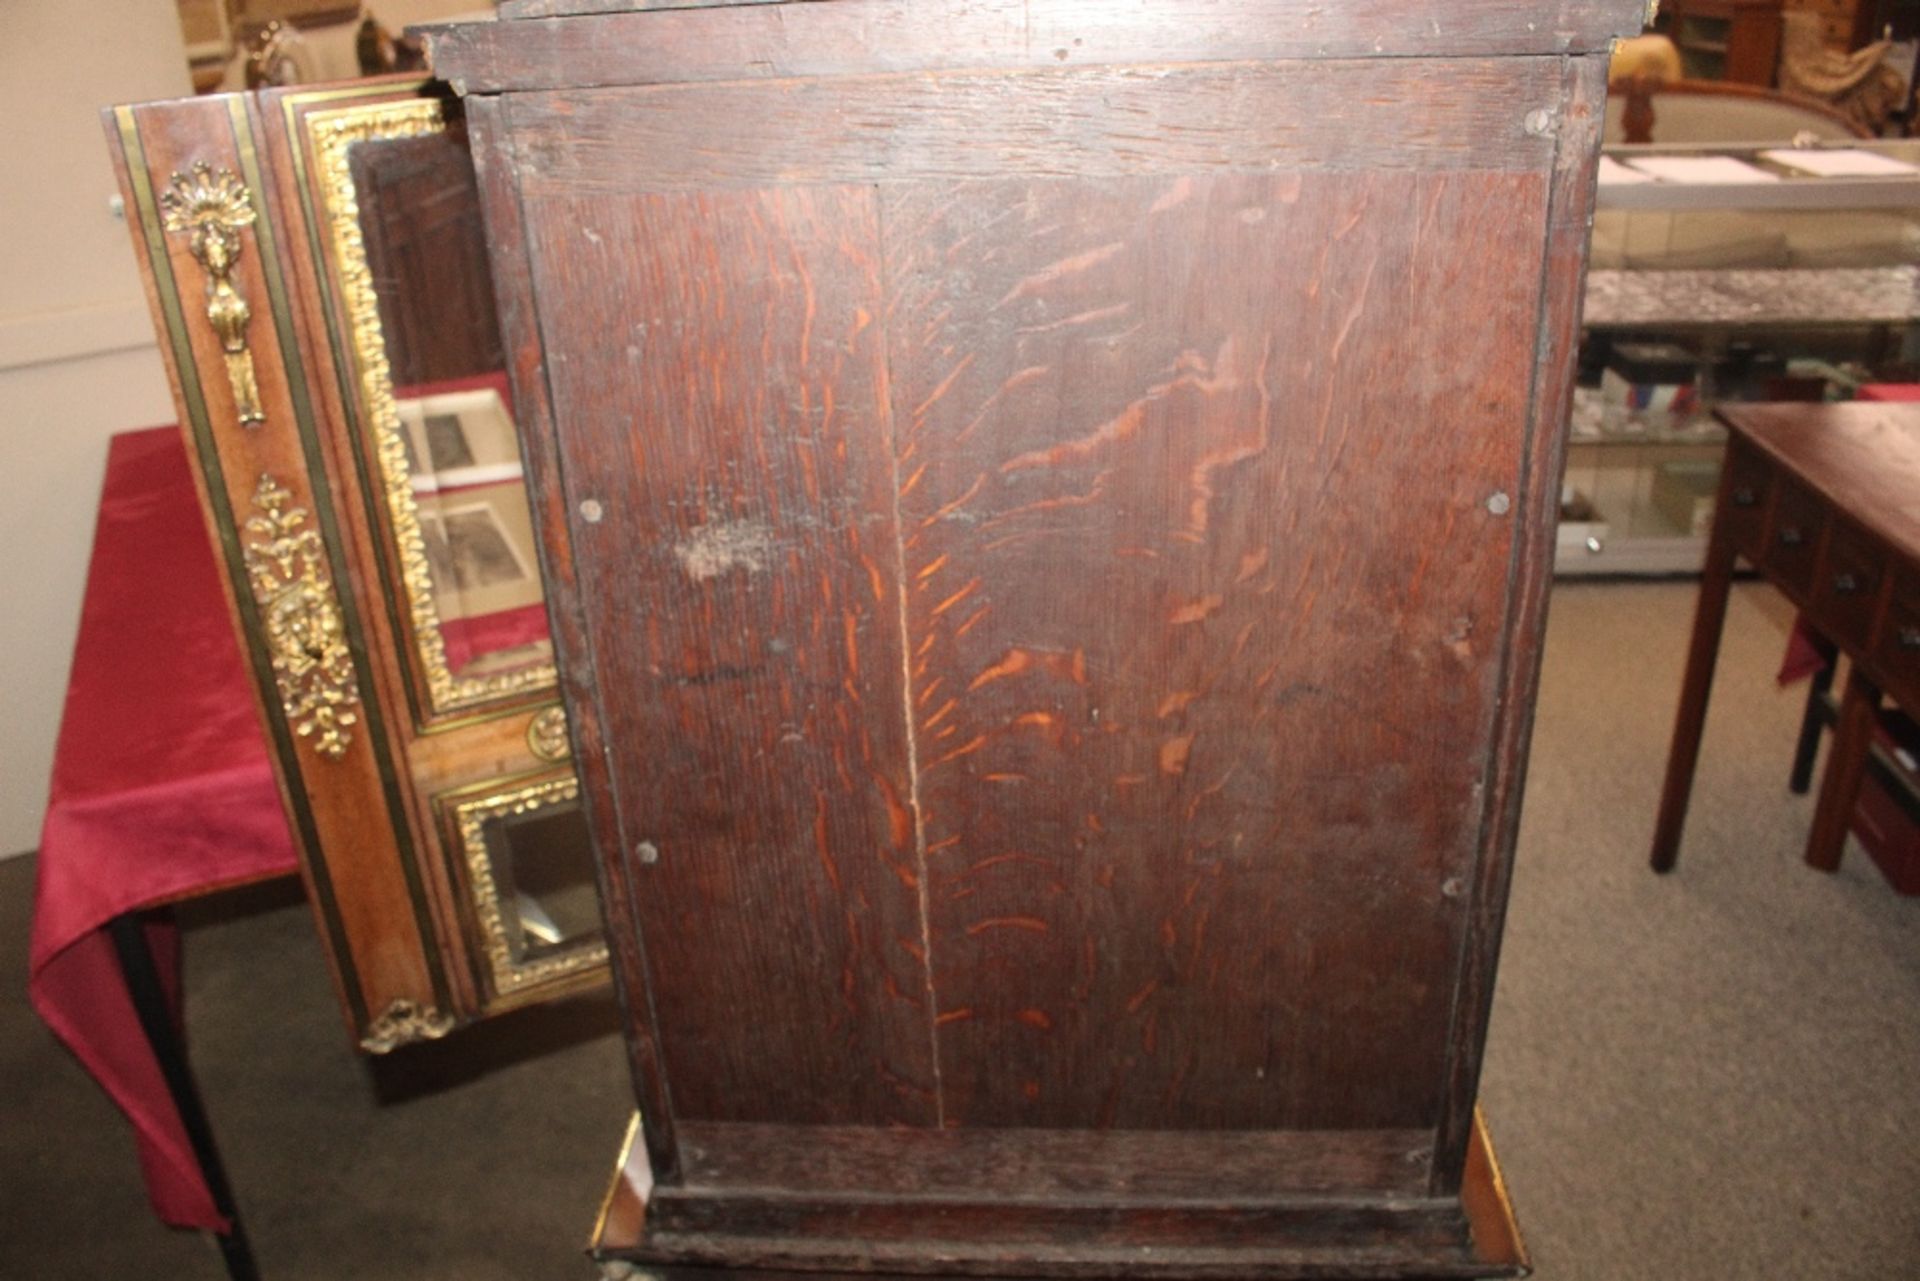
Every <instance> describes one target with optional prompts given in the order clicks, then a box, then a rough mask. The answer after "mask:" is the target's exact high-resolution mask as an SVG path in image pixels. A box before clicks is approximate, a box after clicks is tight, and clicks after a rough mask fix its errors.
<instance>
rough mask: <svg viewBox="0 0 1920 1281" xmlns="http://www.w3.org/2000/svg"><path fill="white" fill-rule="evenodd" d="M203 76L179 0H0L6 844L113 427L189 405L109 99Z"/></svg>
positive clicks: (63, 641) (45, 730) (12, 847)
mask: <svg viewBox="0 0 1920 1281" xmlns="http://www.w3.org/2000/svg"><path fill="white" fill-rule="evenodd" d="M189 89H190V86H189V84H188V81H187V69H186V60H185V54H184V52H183V50H182V47H181V39H180V21H179V17H178V14H177V13H176V11H175V9H174V6H173V4H172V3H171V0H84V3H83V2H82V0H0V602H4V604H0V725H3V726H4V731H3V732H0V856H5V855H8V854H13V853H17V852H19V851H22V850H26V849H31V848H32V847H33V846H34V845H35V844H36V843H37V841H38V840H39V833H40V819H41V814H42V811H43V809H44V807H45V803H46V791H47V774H48V769H49V766H50V764H51V762H52V759H53V740H54V735H55V733H56V731H57V730H58V728H59V724H60V704H61V700H62V697H63V695H64V694H65V691H66V679H67V661H68V658H69V656H70V655H71V653H72V649H73V637H74V632H75V629H76V627H77V626H78V623H79V617H80V589H81V585H82V583H83V581H84V579H85V577H86V569H87V553H88V550H89V548H90V546H91V543H92V537H93V516H94V508H95V505H96V502H97V500H98V497H99V488H100V476H101V470H102V464H103V463H104V461H105V458H106V442H107V437H108V436H109V435H111V434H112V433H114V432H116V431H122V430H125V429H128V428H132V427H144V426H152V425H154V424H156V423H167V422H172V421H173V418H174V413H173V402H172V398H171V397H170V396H169V394H168V392H167V380H166V374H165V372H164V369H163V367H162V365H161V363H160V355H159V351H158V349H157V348H156V346H155V340H154V334H153V326H152V324H151V322H150V321H149V320H148V317H147V306H146V302H145V300H144V298H143V297H142V295H141V292H140V277H139V274H138V272H137V270H136V268H135V266H134V260H133V246H132V244H131V242H130V241H129V239H128V236H127V229H126V227H125V225H124V224H123V223H121V222H119V221H117V220H116V219H115V218H114V217H113V216H112V214H111V213H110V212H109V208H108V201H109V199H110V198H111V197H112V196H113V194H114V192H115V190H116V188H115V185H114V180H113V170H112V167H111V166H110V165H109V164H108V161H107V147H106V140H105V135H104V134H103V133H102V132H101V128H100V122H99V109H100V108H101V107H103V106H107V105H111V104H113V103H116V102H132V101H139V100H142V99H146V98H167V97H175V96H178V95H181V94H184V93H187V92H189Z"/></svg>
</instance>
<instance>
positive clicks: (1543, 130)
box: [1522, 107, 1553, 138]
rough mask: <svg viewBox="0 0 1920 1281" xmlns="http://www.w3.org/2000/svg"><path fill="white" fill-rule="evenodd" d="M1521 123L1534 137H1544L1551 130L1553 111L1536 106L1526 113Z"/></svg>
mask: <svg viewBox="0 0 1920 1281" xmlns="http://www.w3.org/2000/svg"><path fill="white" fill-rule="evenodd" d="M1522 123H1523V124H1524V125H1525V126H1526V130H1527V132H1528V133H1530V134H1532V135H1533V136H1534V137H1536V138H1544V137H1546V136H1547V135H1548V134H1549V133H1552V132H1553V113H1552V112H1551V111H1548V110H1547V109H1546V108H1545V107H1536V108H1535V109H1534V110H1532V111H1529V112H1528V113H1527V118H1526V120H1525V121H1523V122H1522Z"/></svg>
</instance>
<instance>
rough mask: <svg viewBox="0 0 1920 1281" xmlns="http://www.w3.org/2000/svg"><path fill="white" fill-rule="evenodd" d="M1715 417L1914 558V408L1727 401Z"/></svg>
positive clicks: (1919, 481)
mask: <svg viewBox="0 0 1920 1281" xmlns="http://www.w3.org/2000/svg"><path fill="white" fill-rule="evenodd" d="M1720 416H1721V418H1722V419H1723V420H1724V421H1725V422H1726V423H1727V425H1728V426H1730V427H1733V428H1734V429H1736V430H1737V431H1739V432H1740V434H1741V435H1742V436H1743V437H1745V438H1746V439H1747V440H1750V441H1752V442H1753V444H1754V445H1756V446H1758V447H1759V449H1760V450H1761V451H1762V452H1764V453H1765V454H1767V455H1768V456H1769V457H1770V458H1772V459H1773V460H1774V461H1775V462H1776V463H1778V464H1780V465H1781V466H1783V467H1786V468H1787V469H1788V470H1790V471H1791V472H1792V473H1793V475H1794V478H1795V479H1797V480H1799V481H1801V482H1802V483H1804V484H1807V485H1810V486H1812V487H1813V488H1814V489H1815V490H1816V491H1817V492H1818V493H1819V494H1820V496H1821V497H1822V498H1823V499H1824V500H1825V501H1826V502H1827V503H1829V504H1831V505H1833V506H1835V507H1836V508H1838V509H1840V510H1843V511H1845V512H1846V513H1847V514H1848V516H1849V517H1851V518H1852V519H1854V520H1856V521H1858V522H1859V523H1860V524H1862V525H1864V526H1866V528H1867V530H1868V531H1869V532H1870V533H1872V534H1873V535H1874V536H1875V537H1877V538H1879V539H1882V540H1884V541H1886V542H1887V543H1890V544H1891V545H1892V546H1894V547H1896V548H1899V549H1900V551H1901V552H1902V554H1904V555H1905V556H1907V557H1908V558H1910V559H1912V560H1914V561H1920V407H1916V406H1914V405H1904V404H1896V403H1887V404H1881V403H1876V402H1873V401H1864V400H1859V401H1852V402H1849V403H1847V404H1841V405H1804V404H1779V405H1729V406H1727V407H1726V408H1725V409H1723V410H1721V411H1720Z"/></svg>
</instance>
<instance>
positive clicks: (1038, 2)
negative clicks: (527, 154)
mask: <svg viewBox="0 0 1920 1281" xmlns="http://www.w3.org/2000/svg"><path fill="white" fill-rule="evenodd" d="M571 7H572V6H571V5H565V4H555V5H552V6H550V7H547V8H546V9H545V10H544V11H545V12H548V13H561V12H564V11H566V9H568V8H571ZM600 7H601V6H600V5H599V4H597V3H595V4H594V5H593V8H594V9H599V8H600ZM1645 16H1646V6H1645V4H1644V2H1643V0H1545V2H1540V0H1529V2H1525V3H1517V2H1516V0H1451V2H1450V3H1446V4H1433V5H1428V6H1426V7H1424V8H1423V9H1421V10H1420V11H1419V12H1418V13H1417V14H1413V13H1410V12H1409V11H1408V9H1407V8H1406V6H1405V5H1404V4H1403V3H1400V2H1399V0H1347V3H1344V4H1338V5H1330V4H1324V3H1320V2H1319V0H1237V2H1236V3H1233V4H1219V3H1216V2H1214V0H1156V3H1153V4H1132V5H1114V4H1110V3H1105V2H1103V0H829V2H826V3H802V4H780V5H738V4H735V5H719V6H715V7H703V8H693V9H678V8H676V9H672V10H665V11H660V12H653V13H648V14H646V15H645V16H644V19H635V18H634V16H633V15H631V14H628V15H621V14H606V15H604V16H579V17H551V18H546V19H543V20H539V21H525V22H509V23H499V24H487V23H470V24H464V25H459V26H449V27H426V28H422V29H421V31H422V34H424V35H425V36H426V38H427V42H428V52H429V55H430V57H431V60H432V64H433V66H434V67H435V69H436V70H437V72H438V74H440V75H441V76H442V77H444V78H445V79H447V80H448V81H450V82H451V83H452V84H453V85H454V86H455V88H456V90H457V91H458V92H460V93H463V94H465V93H498V92H502V91H508V90H528V89H552V88H559V87H569V88H599V87H606V86H610V85H632V84H678V83H686V82H690V81H699V80H740V79H754V80H773V79H780V78H784V77H791V76H835V75H871V74H876V73H886V72H918V71H928V70H936V69H945V68H956V67H1044V68H1058V67H1063V66H1101V65H1106V66H1112V65H1126V64H1130V63H1161V64H1172V63H1189V62H1219V61H1227V60H1267V59H1281V58H1396V57H1414V58H1423V59H1429V58H1430V59H1445V58H1455V57H1485V56H1488V55H1503V54H1504V55H1511V54H1552V55H1563V54H1573V53H1593V52H1605V51H1606V50H1607V48H1608V47H1609V45H1610V44H1611V42H1612V40H1613V39H1614V38H1615V37H1616V36H1625V35H1634V34H1637V33H1638V32H1639V31H1640V28H1641V23H1642V21H1643V20H1644V18H1645ZM636 20H643V21H644V22H645V23H646V27H645V32H646V35H645V38H644V39H626V38H623V36H624V35H625V34H626V33H629V32H631V31H632V30H633V28H632V27H631V26H629V25H626V24H629V23H631V22H633V21H636Z"/></svg>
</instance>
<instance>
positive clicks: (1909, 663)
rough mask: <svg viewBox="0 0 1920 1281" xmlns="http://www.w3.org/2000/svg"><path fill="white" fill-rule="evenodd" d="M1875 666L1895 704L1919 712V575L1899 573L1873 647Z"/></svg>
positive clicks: (1909, 572)
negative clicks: (1891, 598)
mask: <svg viewBox="0 0 1920 1281" xmlns="http://www.w3.org/2000/svg"><path fill="white" fill-rule="evenodd" d="M1873 667H1874V670H1875V671H1876V672H1877V674H1878V675H1879V677H1880V680H1881V683H1882V685H1883V686H1884V688H1885V689H1886V692H1887V694H1888V695H1889V696H1890V697H1892V699H1893V701H1894V702H1896V703H1898V704H1900V705H1901V706H1902V707H1904V708H1906V709H1908V710H1909V711H1915V710H1920V574H1916V573H1913V572H1911V571H1908V572H1905V573H1902V574H1897V575H1896V576H1895V578H1894V584H1893V600H1892V602H1891V603H1890V605H1889V606H1888V609H1887V612H1886V619H1885V621H1884V622H1883V623H1882V624H1881V625H1880V635H1879V638H1878V640H1877V641H1876V642H1875V644H1874V648H1873Z"/></svg>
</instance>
